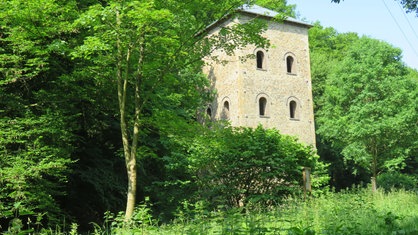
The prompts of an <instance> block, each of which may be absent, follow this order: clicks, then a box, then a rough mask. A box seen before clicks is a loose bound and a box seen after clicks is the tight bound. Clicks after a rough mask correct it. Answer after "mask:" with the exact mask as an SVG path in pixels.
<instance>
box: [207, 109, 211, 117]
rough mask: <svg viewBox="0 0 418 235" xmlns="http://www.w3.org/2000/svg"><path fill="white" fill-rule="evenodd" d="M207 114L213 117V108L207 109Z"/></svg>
mask: <svg viewBox="0 0 418 235" xmlns="http://www.w3.org/2000/svg"><path fill="white" fill-rule="evenodd" d="M206 115H207V116H208V118H212V109H211V108H207V109H206Z"/></svg>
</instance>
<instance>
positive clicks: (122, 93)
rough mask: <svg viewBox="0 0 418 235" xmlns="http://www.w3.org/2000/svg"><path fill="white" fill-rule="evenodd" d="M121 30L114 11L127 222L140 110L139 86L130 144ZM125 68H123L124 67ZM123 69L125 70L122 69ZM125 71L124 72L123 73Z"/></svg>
mask: <svg viewBox="0 0 418 235" xmlns="http://www.w3.org/2000/svg"><path fill="white" fill-rule="evenodd" d="M120 29H121V16H120V12H119V10H118V9H116V30H117V40H116V47H117V65H116V67H117V68H116V71H117V72H116V73H117V75H116V76H117V84H118V101H119V113H120V128H121V135H122V144H123V153H124V157H125V166H126V172H127V175H128V191H127V199H126V210H125V220H129V219H130V218H131V217H132V214H133V212H134V209H135V198H136V185H137V170H136V155H137V148H138V136H139V128H140V127H139V113H140V109H139V107H138V106H137V104H139V84H138V83H137V84H136V87H135V116H134V128H133V134H132V142H131V143H130V142H129V134H128V128H129V127H128V124H127V121H126V118H127V113H126V112H127V110H126V96H127V89H128V78H129V75H130V69H129V60H130V59H131V48H130V47H129V46H128V47H127V48H126V57H125V64H124V63H123V62H124V53H123V52H124V48H123V46H122V41H121V38H120V33H121V32H120ZM124 66H125V67H124ZM124 68H125V69H124ZM124 70H125V71H124Z"/></svg>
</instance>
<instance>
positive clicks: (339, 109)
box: [0, 0, 418, 231]
mask: <svg viewBox="0 0 418 235" xmlns="http://www.w3.org/2000/svg"><path fill="white" fill-rule="evenodd" d="M243 2H246V1H239V0H227V1H225V0H223V1H218V0H190V1H177V0H153V1H151V0H143V1H131V0H111V1H100V0H36V1H35V0H9V1H1V2H0V231H2V230H7V229H8V228H9V226H10V225H11V224H13V223H17V222H16V221H18V222H20V223H22V224H29V223H30V222H29V221H32V222H33V223H35V224H36V225H37V226H38V227H39V229H40V228H48V227H53V226H56V225H60V226H69V225H71V223H77V224H79V225H80V229H81V230H89V229H91V224H90V223H91V222H96V223H99V222H102V220H103V216H104V215H105V213H106V212H109V211H110V212H113V213H117V212H119V211H124V218H125V219H127V220H129V219H130V218H131V216H132V214H133V213H134V206H135V205H138V202H144V201H146V202H147V203H148V204H149V205H150V207H151V208H152V216H153V217H154V218H158V220H159V221H160V222H169V221H171V220H172V219H173V218H174V217H175V216H176V215H178V213H179V208H182V207H184V205H185V204H187V203H188V204H190V205H192V204H194V205H200V206H202V207H205V208H208V209H219V208H236V207H240V206H242V205H258V206H260V205H261V206H269V205H271V204H272V203H273V202H274V203H278V202H280V201H281V200H283V199H284V198H285V196H286V195H302V189H301V187H300V185H301V182H300V181H301V179H302V167H311V168H312V170H313V171H312V177H313V178H312V187H313V192H312V194H313V196H315V195H319V194H321V193H325V192H327V191H330V190H331V189H332V190H336V191H339V190H342V189H345V188H348V187H352V186H353V185H359V186H360V187H362V186H366V185H367V184H370V183H373V185H374V186H377V188H383V189H387V190H388V189H390V188H392V187H398V188H404V189H407V190H417V184H418V138H417V136H418V102H417V101H418V71H417V70H414V69H412V68H409V67H407V66H406V65H405V64H404V63H403V62H402V51H401V50H400V49H398V48H396V47H394V46H392V45H390V44H388V43H386V42H384V41H380V40H378V39H373V38H369V37H366V36H359V35H357V34H356V33H338V31H337V30H336V29H333V28H324V27H323V26H321V24H320V23H319V22H318V23H315V24H314V25H313V27H312V28H311V29H310V31H309V37H310V39H309V40H310V51H311V70H312V71H311V72H312V84H313V97H314V108H315V110H314V112H315V120H316V129H317V146H316V149H315V148H312V147H311V146H305V145H303V144H301V143H299V142H298V141H297V139H296V138H294V137H291V136H285V135H281V134H280V133H279V132H278V131H277V130H266V129H264V128H262V127H261V126H259V127H258V128H255V129H250V128H234V127H230V126H229V125H228V123H225V122H210V121H208V120H204V117H202V115H200V113H201V109H202V107H205V105H206V104H207V103H208V102H209V101H210V99H211V98H212V97H213V91H211V90H210V89H208V87H209V83H208V80H207V79H206V77H205V75H204V74H202V72H201V71H202V69H201V68H202V65H203V61H202V58H204V57H206V56H210V53H211V51H213V50H214V49H220V48H222V49H223V50H224V51H225V53H233V51H234V49H235V48H237V47H240V46H243V45H247V44H254V45H257V46H259V47H266V46H268V45H269V43H268V42H267V41H265V39H263V38H262V37H260V32H262V30H263V22H260V21H254V22H250V23H248V24H245V25H239V26H237V27H234V28H229V29H227V30H225V31H224V32H222V33H221V34H220V35H219V36H217V37H212V38H207V37H205V36H206V35H205V31H204V29H205V27H207V25H209V24H211V23H212V22H214V21H216V20H217V19H220V18H222V17H224V16H226V15H228V14H231V13H233V9H236V7H238V6H240V5H242V4H243ZM404 2H413V1H404ZM256 3H257V4H259V5H263V6H265V7H268V8H271V9H273V10H276V11H278V12H281V13H283V15H290V16H294V9H295V6H291V5H287V4H286V1H269V0H259V1H256ZM411 4H412V3H410V5H408V6H409V7H411V9H413V6H412V5H411ZM415 6H416V5H415ZM415 9H416V7H415ZM237 159H239V161H237ZM266 169H268V170H266ZM278 178H279V179H281V180H277V179H278ZM371 179H372V180H371ZM198 202H202V203H198ZM203 202H204V203H203ZM64 221H67V222H64ZM63 224H64V225H63ZM65 224H66V225H65ZM22 226H23V225H22Z"/></svg>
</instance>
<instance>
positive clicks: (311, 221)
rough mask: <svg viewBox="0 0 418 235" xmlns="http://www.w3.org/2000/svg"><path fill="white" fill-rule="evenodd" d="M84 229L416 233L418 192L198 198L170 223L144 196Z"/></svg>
mask: <svg viewBox="0 0 418 235" xmlns="http://www.w3.org/2000/svg"><path fill="white" fill-rule="evenodd" d="M93 225H94V230H93V231H91V232H90V233H89V234H106V235H107V234H129V235H131V234H151V235H152V234H170V235H172V234H174V235H175V234H231V235H232V234H295V235H299V234H306V235H312V234H338V235H344V234H350V235H351V234H361V235H368V234H373V235H374V234H382V235H385V234H410V235H412V234H418V194H417V193H416V192H412V191H404V190H399V191H391V192H387V193H385V192H384V191H378V192H376V193H372V192H371V191H369V190H365V189H351V190H348V191H343V192H339V193H333V192H329V193H325V194H323V195H321V196H319V197H311V198H307V199H306V200H303V199H301V198H298V197H290V198H288V199H287V200H286V202H285V203H283V204H281V205H277V206H274V207H271V208H268V209H265V208H258V209H257V208H256V209H254V207H252V209H248V208H235V209H229V210H225V209H219V210H216V211H208V210H206V209H205V206H204V203H197V204H195V205H189V204H187V203H185V205H184V206H183V209H181V210H179V213H178V215H177V217H176V219H175V220H174V221H172V222H171V223H170V224H160V223H158V221H156V220H155V219H153V218H152V216H151V210H150V205H149V202H146V203H144V204H143V205H140V206H138V207H137V210H136V211H135V214H134V216H133V219H132V221H130V222H129V223H126V222H125V221H124V218H123V213H120V214H119V215H113V214H111V213H106V215H105V223H104V224H103V225H98V224H93ZM4 234H78V232H77V225H76V224H73V225H72V226H71V231H69V232H60V231H58V230H56V233H54V232H53V231H52V230H45V229H44V230H43V231H40V232H37V233H35V232H28V233H25V231H20V232H18V231H11V230H9V231H6V232H5V233H4Z"/></svg>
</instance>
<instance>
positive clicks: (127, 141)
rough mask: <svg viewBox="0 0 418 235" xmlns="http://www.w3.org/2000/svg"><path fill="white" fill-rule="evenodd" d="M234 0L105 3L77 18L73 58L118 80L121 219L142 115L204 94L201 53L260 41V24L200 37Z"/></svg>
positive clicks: (130, 196) (130, 206)
mask: <svg viewBox="0 0 418 235" xmlns="http://www.w3.org/2000/svg"><path fill="white" fill-rule="evenodd" d="M240 4H242V2H241V1H217V2H213V1H188V2H179V1H141V2H139V1H122V0H120V1H110V2H108V3H107V4H106V5H95V6H92V7H90V8H89V10H88V11H86V13H85V14H83V15H82V16H81V17H80V18H79V19H78V20H77V21H76V23H75V27H76V28H78V29H79V30H86V32H87V35H86V37H85V40H84V44H83V45H82V46H80V47H79V48H78V49H77V51H76V52H74V53H73V55H74V57H75V58H76V59H79V60H80V61H82V60H86V61H89V63H93V64H94V66H93V67H94V68H95V69H96V71H97V74H98V76H97V77H96V79H104V81H106V80H108V81H111V80H113V81H115V82H116V84H117V89H118V92H117V97H118V102H119V118H120V127H121V135H122V143H123V155H124V159H125V165H126V170H127V175H128V190H127V203H126V213H125V217H126V219H129V218H130V217H131V216H132V213H133V210H134V205H135V199H136V189H137V158H138V157H140V156H138V154H139V153H141V148H140V146H139V144H140V142H139V140H140V137H141V136H142V135H146V131H147V130H146V129H145V128H144V127H145V126H146V121H147V120H149V119H148V117H152V116H153V115H155V114H157V113H159V112H157V111H160V112H161V110H159V109H158V108H159V107H161V106H160V105H161V104H166V103H167V102H171V103H173V102H176V101H177V102H184V101H185V99H186V98H188V95H187V94H188V93H189V94H194V95H196V96H194V98H196V97H199V96H198V95H197V94H204V93H205V85H206V83H205V82H206V80H205V79H204V77H203V76H202V75H201V65H202V58H203V57H204V56H207V55H209V54H210V52H211V51H212V50H213V49H216V48H223V49H224V51H225V52H226V53H233V49H234V48H235V47H236V46H239V45H243V44H246V43H257V44H258V45H260V46H262V47H263V46H264V44H265V40H263V39H262V38H261V37H259V36H258V33H259V32H260V30H261V29H263V27H261V26H262V25H261V24H260V21H255V22H256V23H255V24H254V23H253V24H245V25H237V26H235V27H233V28H229V29H227V28H224V29H223V30H221V32H220V34H219V35H217V36H214V37H210V38H208V37H206V34H205V30H204V29H205V28H206V27H207V25H209V24H210V23H212V22H214V21H215V20H217V19H220V18H221V17H223V16H225V15H227V14H230V13H231V11H233V9H235V8H236V7H237V6H239V5H240ZM89 30H90V31H89ZM80 64H82V62H80ZM86 69H88V68H86ZM175 89H180V90H181V92H177V91H176V90H175ZM183 92H184V93H183ZM173 93H174V94H173ZM163 95H166V97H165V96H163ZM200 97H202V96H201V95H200ZM195 100H196V101H197V102H199V101H201V100H202V99H195ZM181 104H184V103H181ZM193 104H196V102H193ZM153 105H155V106H153ZM171 111H173V109H171ZM189 112H190V110H189ZM187 115H190V113H188V114H187Z"/></svg>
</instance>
